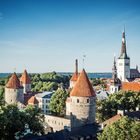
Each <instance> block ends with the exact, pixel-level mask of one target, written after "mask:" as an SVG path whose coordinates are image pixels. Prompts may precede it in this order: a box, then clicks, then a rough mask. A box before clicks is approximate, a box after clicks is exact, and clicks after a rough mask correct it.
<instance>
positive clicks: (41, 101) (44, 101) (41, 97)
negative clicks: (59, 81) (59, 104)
mask: <svg viewBox="0 0 140 140" xmlns="http://www.w3.org/2000/svg"><path fill="white" fill-rule="evenodd" d="M53 93H54V92H43V93H38V94H36V95H35V98H36V100H37V101H38V107H39V108H40V109H41V110H42V112H43V113H44V114H50V113H51V112H50V109H49V103H50V99H51V97H52V95H53Z"/></svg>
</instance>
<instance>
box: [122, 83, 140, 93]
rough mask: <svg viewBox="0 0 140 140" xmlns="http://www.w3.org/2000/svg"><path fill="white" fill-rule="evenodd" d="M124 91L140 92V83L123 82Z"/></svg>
mask: <svg viewBox="0 0 140 140" xmlns="http://www.w3.org/2000/svg"><path fill="white" fill-rule="evenodd" d="M122 90H124V91H129V90H131V91H140V83H139V82H123V83H122Z"/></svg>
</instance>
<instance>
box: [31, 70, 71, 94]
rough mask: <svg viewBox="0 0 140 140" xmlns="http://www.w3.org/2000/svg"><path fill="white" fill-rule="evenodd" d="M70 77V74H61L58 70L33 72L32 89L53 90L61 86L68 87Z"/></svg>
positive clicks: (40, 90)
mask: <svg viewBox="0 0 140 140" xmlns="http://www.w3.org/2000/svg"><path fill="white" fill-rule="evenodd" d="M69 78H70V77H69V76H64V75H60V74H57V73H56V72H52V73H43V74H32V75H31V81H32V91H39V92H42V91H53V90H57V88H58V87H61V86H62V87H65V88H68V86H69Z"/></svg>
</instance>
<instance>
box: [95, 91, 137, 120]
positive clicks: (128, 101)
mask: <svg viewBox="0 0 140 140" xmlns="http://www.w3.org/2000/svg"><path fill="white" fill-rule="evenodd" d="M139 103H140V92H132V91H127V92H125V91H119V92H118V93H116V94H110V95H109V97H108V98H107V99H104V100H97V102H96V112H97V113H96V116H97V119H98V121H99V122H102V121H104V120H106V119H109V118H110V117H112V116H114V115H116V114H117V110H118V109H122V110H127V111H135V110H136V107H139V106H140V104H139Z"/></svg>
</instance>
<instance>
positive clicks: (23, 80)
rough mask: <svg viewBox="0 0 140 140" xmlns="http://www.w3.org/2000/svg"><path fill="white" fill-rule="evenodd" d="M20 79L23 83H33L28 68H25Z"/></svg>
mask: <svg viewBox="0 0 140 140" xmlns="http://www.w3.org/2000/svg"><path fill="white" fill-rule="evenodd" d="M20 81H21V82H22V84H31V81H30V78H29V76H28V73H27V71H26V70H24V73H23V74H22V76H21V78H20Z"/></svg>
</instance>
